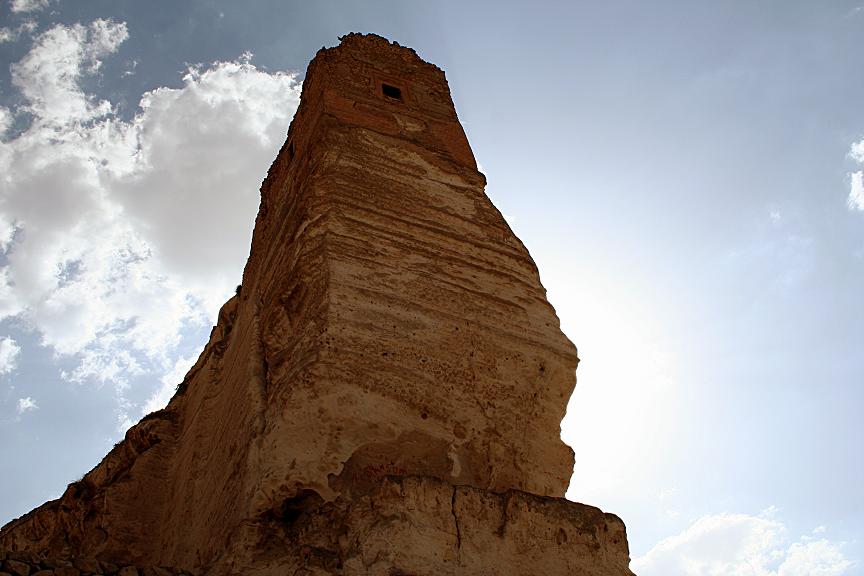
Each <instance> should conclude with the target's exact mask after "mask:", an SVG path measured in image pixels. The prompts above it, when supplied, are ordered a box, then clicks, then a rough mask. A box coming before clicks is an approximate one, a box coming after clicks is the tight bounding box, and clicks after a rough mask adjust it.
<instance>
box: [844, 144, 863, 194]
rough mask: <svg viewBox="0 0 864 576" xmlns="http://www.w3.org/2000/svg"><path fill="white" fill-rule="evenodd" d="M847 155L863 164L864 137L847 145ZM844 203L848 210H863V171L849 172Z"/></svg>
mask: <svg viewBox="0 0 864 576" xmlns="http://www.w3.org/2000/svg"><path fill="white" fill-rule="evenodd" d="M849 157H850V158H852V159H853V160H854V161H856V162H858V163H859V164H864V138H862V139H861V140H859V141H858V142H854V143H853V144H852V146H850V147H849ZM846 204H847V205H848V206H849V209H850V210H862V211H864V171H861V170H859V171H858V172H851V173H850V174H849V198H847V199H846Z"/></svg>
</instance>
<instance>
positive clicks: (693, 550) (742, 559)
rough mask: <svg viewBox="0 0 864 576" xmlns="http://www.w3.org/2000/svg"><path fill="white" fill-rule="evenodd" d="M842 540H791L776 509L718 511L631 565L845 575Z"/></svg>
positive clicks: (665, 571) (731, 573)
mask: <svg viewBox="0 0 864 576" xmlns="http://www.w3.org/2000/svg"><path fill="white" fill-rule="evenodd" d="M842 546H843V545H842V543H836V542H831V541H829V540H827V539H825V538H820V539H818V540H814V539H812V538H811V537H808V536H804V537H802V538H800V539H799V540H798V541H795V542H792V543H789V540H788V537H787V529H786V527H785V526H784V524H783V523H782V522H780V521H779V520H777V519H775V518H774V517H773V515H772V514H771V513H770V512H767V513H763V514H761V515H758V516H751V515H747V514H717V515H713V516H705V517H703V518H700V519H699V520H697V521H696V522H694V523H693V524H692V525H691V526H690V527H689V528H687V529H686V530H685V531H683V532H682V533H681V534H678V535H677V536H672V537H671V538H667V539H665V540H663V541H662V542H660V543H659V544H657V545H656V546H655V547H654V548H653V549H652V550H650V551H649V552H648V553H647V554H645V555H644V556H642V557H640V558H636V559H635V560H633V562H632V563H631V569H632V570H633V571H634V572H636V573H637V574H639V576H812V575H817V574H818V575H819V576H842V575H843V574H847V573H848V570H849V569H850V568H851V567H852V562H851V561H849V560H848V559H847V558H846V557H845V556H844V554H843V551H842Z"/></svg>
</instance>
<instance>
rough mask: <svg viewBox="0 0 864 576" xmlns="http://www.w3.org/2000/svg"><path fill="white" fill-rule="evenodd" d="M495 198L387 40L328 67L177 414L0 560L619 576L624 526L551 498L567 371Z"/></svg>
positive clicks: (305, 105) (307, 98) (34, 524)
mask: <svg viewBox="0 0 864 576" xmlns="http://www.w3.org/2000/svg"><path fill="white" fill-rule="evenodd" d="M484 185H485V178H484V177H483V175H482V174H480V173H479V172H478V171H477V167H476V164H475V161H474V158H473V155H472V153H471V149H470V147H469V146H468V142H467V139H466V138H465V134H464V132H463V130H462V128H461V126H460V125H459V122H458V119H457V117H456V112H455V109H454V107H453V103H452V101H451V99H450V93H449V88H448V86H447V83H446V80H445V78H444V73H443V72H442V71H441V70H440V69H438V68H436V67H435V66H433V65H431V64H428V63H426V62H424V61H422V60H421V59H420V58H419V57H418V56H417V55H416V54H415V53H414V52H413V51H412V50H409V49H406V48H402V47H400V46H398V45H395V44H391V43H389V42H387V41H386V40H384V39H383V38H380V37H377V36H361V35H349V36H347V37H345V38H344V39H343V40H342V43H341V45H340V46H339V47H337V48H332V49H326V50H322V51H320V52H319V53H318V55H317V56H316V57H315V59H314V60H313V61H312V63H311V64H310V66H309V70H308V73H307V76H306V80H305V82H304V87H303V96H302V99H301V104H300V107H299V109H298V111H297V114H296V115H295V118H294V121H293V122H292V125H291V128H290V130H289V133H288V138H287V140H286V142H285V145H284V146H283V148H282V150H281V151H280V153H279V156H278V157H277V159H276V160H275V162H274V163H273V165H272V166H271V168H270V171H269V173H268V175H267V179H266V180H265V181H264V183H263V185H262V189H261V207H260V210H259V213H258V217H257V219H256V223H255V232H254V235H253V240H252V249H251V253H250V257H249V261H248V263H247V265H246V268H245V270H244V274H243V284H242V289H241V290H240V291H239V293H238V295H236V296H234V297H233V298H231V299H230V300H229V301H228V302H227V303H226V304H225V305H224V306H223V308H222V310H221V311H220V313H219V322H218V325H217V326H216V327H215V328H214V329H213V332H212V334H211V338H210V341H209V342H208V344H207V345H206V347H205V349H204V351H203V352H202V354H201V356H200V358H199V359H198V362H197V363H196V365H195V366H194V367H193V368H192V370H191V371H190V372H189V374H188V375H187V376H186V378H185V379H184V381H183V383H182V384H181V385H180V388H179V391H178V394H177V395H175V397H174V398H173V399H172V400H171V402H170V403H169V405H168V407H167V408H166V409H165V410H161V411H159V412H156V413H154V414H151V415H150V416H148V417H146V418H145V419H144V420H142V421H141V422H140V423H139V424H137V425H136V426H134V427H133V428H131V429H130V430H129V432H128V433H127V435H126V438H125V440H124V441H123V442H122V443H120V444H119V445H118V446H116V447H115V448H114V450H112V451H111V452H110V453H109V454H108V455H107V456H106V457H105V459H104V460H103V461H102V463H100V464H99V465H98V466H97V467H96V468H94V469H93V470H92V471H91V472H89V473H88V474H87V475H86V476H85V477H84V478H83V479H82V480H81V481H79V482H76V483H74V484H72V485H70V486H69V488H68V489H67V491H66V492H65V493H64V495H63V496H62V497H61V498H60V499H58V500H56V501H52V502H49V503H47V504H45V505H43V506H41V507H40V508H37V509H36V510H34V511H33V512H31V513H29V514H27V515H25V516H24V517H22V518H20V519H18V520H15V521H13V522H11V523H10V524H8V525H7V526H5V527H4V528H3V529H2V530H0V544H3V545H5V546H7V547H9V548H10V549H13V550H26V551H31V552H38V553H40V554H47V555H48V556H51V557H73V556H81V555H83V556H90V557H95V558H98V559H99V560H101V561H106V562H113V563H116V564H120V563H123V562H125V563H130V564H136V565H170V566H177V567H180V568H182V569H185V570H190V571H195V572H197V573H210V574H282V573H285V572H286V571H288V570H289V569H291V570H300V569H304V570H308V572H305V573H312V574H315V573H320V574H330V573H334V574H335V573H341V574H385V573H386V574H409V573H410V574H496V573H507V574H531V573H537V571H536V570H535V569H534V568H532V566H534V567H536V566H542V567H544V571H545V572H548V573H549V574H571V573H582V574H596V575H598V576H600V575H604V576H605V575H613V574H615V575H625V574H629V571H628V570H627V556H628V552H627V542H626V537H625V536H624V527H623V524H622V523H621V522H620V520H618V519H617V518H615V517H614V516H611V515H603V514H602V513H601V512H599V511H598V510H596V509H594V508H590V507H587V506H583V505H580V504H574V503H569V502H566V501H565V500H563V499H561V498H560V497H561V496H563V494H564V491H565V489H566V487H567V484H568V481H569V477H570V474H571V471H572V465H573V456H572V451H571V450H570V449H569V447H567V446H566V445H564V444H563V442H562V441H561V439H560V436H559V433H560V421H561V419H562V417H563V415H564V410H565V407H566V404H567V400H568V398H569V396H570V393H571V392H572V390H573V386H574V385H575V369H576V365H577V363H578V359H577V356H576V350H575V348H574V347H573V345H572V344H571V343H570V342H569V340H567V338H566V337H565V336H564V335H563V333H562V332H561V330H560V329H559V325H558V319H557V317H556V315H555V312H554V310H553V309H552V307H551V306H550V305H549V303H548V302H547V301H546V297H545V290H544V289H543V287H542V285H541V284H540V279H539V276H538V273H537V269H536V266H535V265H534V262H533V261H532V259H531V257H530V255H529V254H528V252H527V250H526V249H525V247H524V246H523V245H522V243H521V242H520V241H519V240H518V239H517V238H516V237H515V236H514V235H513V233H512V232H511V230H510V229H509V227H508V226H507V224H506V222H505V221H504V219H503V218H502V217H501V214H500V213H499V212H498V211H497V210H496V209H495V207H494V206H493V205H492V204H491V202H490V201H489V199H488V198H487V197H486V196H485V194H484V192H483V187H484ZM394 477H395V478H394ZM400 477H401V478H403V480H399V478H400ZM527 493H531V494H534V495H535V496H529V495H528V494H527ZM383 510H388V512H382V511H383ZM316 558H318V560H315V559H316ZM580 571H581V572H580ZM292 573H293V572H292ZM297 573H303V572H297Z"/></svg>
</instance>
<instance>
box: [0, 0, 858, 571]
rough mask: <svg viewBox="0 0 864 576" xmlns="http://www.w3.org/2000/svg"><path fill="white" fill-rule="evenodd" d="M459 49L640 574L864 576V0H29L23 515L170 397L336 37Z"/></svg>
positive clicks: (465, 94)
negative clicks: (574, 361)
mask: <svg viewBox="0 0 864 576" xmlns="http://www.w3.org/2000/svg"><path fill="white" fill-rule="evenodd" d="M349 31H361V32H376V33H379V34H382V35H384V36H386V37H388V38H390V39H392V40H396V41H398V42H400V43H401V44H403V45H407V46H411V47H413V48H415V49H416V50H417V51H418V53H419V54H420V55H421V56H422V57H423V58H425V59H426V60H429V61H431V62H433V63H435V64H437V65H439V66H441V67H442V68H443V69H444V70H445V71H446V73H447V77H448V80H449V82H450V86H451V89H452V92H453V97H454V101H455V103H456V106H457V111H458V113H459V116H460V119H461V121H462V123H463V125H464V127H465V129H466V132H467V133H468V137H469V140H470V142H471V145H472V147H473V149H474V152H475V155H476V157H477V159H478V161H479V163H480V164H481V169H482V171H483V172H484V173H485V174H486V176H487V178H488V181H489V184H488V187H487V193H488V194H489V196H490V197H491V198H492V199H493V201H494V202H495V204H496V205H497V206H498V207H499V209H500V210H501V211H502V212H503V213H504V214H505V215H506V217H507V218H508V220H509V221H510V223H511V226H512V227H513V229H514V230H515V232H516V233H517V234H518V235H519V237H520V238H521V239H522V240H523V241H524V242H525V244H526V245H527V247H528V248H529V250H530V251H531V253H532V255H533V257H534V258H535V260H536V261H537V264H538V266H539V268H540V272H541V278H542V280H543V282H544V285H545V286H546V288H547V290H548V292H549V298H550V300H551V302H552V303H553V305H554V306H555V307H556V309H557V310H558V313H559V316H560V317H561V322H562V327H563V329H564V330H565V332H566V333H567V334H568V335H569V336H570V338H571V339H572V340H573V341H574V343H575V344H576V345H577V347H578V348H579V352H580V357H581V358H582V363H581V364H580V367H579V371H578V385H577V388H576V392H575V394H574V396H573V398H572V400H571V404H570V407H569V410H568V416H567V419H566V420H565V421H564V423H563V424H562V435H563V437H564V438H565V440H566V441H567V442H568V443H570V444H571V445H572V446H573V447H574V450H575V452H576V467H575V471H574V478H573V481H572V484H571V488H570V491H569V492H568V497H570V498H572V499H574V500H578V501H584V502H587V503H591V504H594V505H598V506H600V507H602V508H603V509H604V510H608V511H612V512H615V513H617V514H619V515H620V516H621V517H622V518H623V519H624V520H625V522H626V524H627V526H628V531H629V537H630V543H631V551H632V556H633V557H634V561H633V567H634V570H635V571H637V573H639V574H640V576H651V575H654V574H657V575H660V574H662V575H673V576H674V575H677V574H681V575H685V574H686V575H690V574H700V575H701V574H724V575H726V574H740V575H750V574H754V575H756V574H758V575H766V574H767V575H777V576H798V575H804V574H821V575H829V576H830V575H841V574H842V575H851V574H864V570H862V568H861V563H862V561H864V544H862V538H864V506H862V496H861V491H860V486H862V485H864V463H862V460H861V458H860V457H859V454H860V448H859V443H860V440H861V438H862V437H864V426H862V424H861V420H860V417H859V413H860V407H861V406H862V405H864V353H862V348H864V306H862V294H864V106H862V102H864V74H862V70H864V50H862V49H861V46H862V41H861V39H862V38H864V3H862V2H861V1H860V0H855V1H851V0H850V1H842V0H837V1H831V2H825V1H821V2H817V1H812V2H809V1H808V2H805V1H783V2H781V1H759V2H753V1H749V2H745V1H729V2H708V1H698V0H697V1H692V0H690V1H684V0H680V1H679V0H661V1H658V2H652V3H645V2H637V1H624V0H610V1H608V2H602V3H595V2H533V3H530V4H527V5H526V4H524V3H508V2H494V3H491V2H463V3H457V2H428V3H422V4H421V3H408V2H395V1H394V2H387V1H375V2H335V1H322V2H314V3H311V2H296V3H295V2H276V1H260V2H249V3H236V2H227V1H226V2H215V1H205V0H200V1H194V2H184V3H177V2H167V1H157V2H149V3H141V2H133V1H110V2H109V1H107V0H106V1H102V2H100V1H93V2H71V1H68V0H67V1H64V0H12V1H11V2H9V1H7V0H3V2H2V3H0V478H2V479H3V480H2V490H0V522H5V521H7V520H10V519H12V518H13V517H15V516H17V515H20V514H22V513H24V512H26V511H28V510H29V509H31V508H33V507H34V506H36V505H38V504H40V503H42V502H43V501H45V500H46V499H49V498H55V497H57V496H59V495H60V493H61V492H62V490H63V489H64V488H65V485H66V484H67V483H68V482H71V481H73V480H75V479H76V478H78V477H80V476H81V475H82V474H83V473H84V472H86V471H87V470H88V469H90V468H91V467H92V466H94V465H95V464H96V463H97V462H98V461H99V459H100V458H101V457H102V456H103V455H104V454H105V453H106V452H107V450H108V449H110V447H111V446H112V445H113V443H114V442H116V441H117V440H118V439H119V438H121V437H122V434H123V432H124V430H125V427H127V426H128V425H129V424H130V423H132V422H134V421H136V420H137V419H138V418H140V417H141V416H142V415H143V414H144V413H146V412H147V411H149V410H150V409H153V408H155V407H159V405H160V403H164V402H165V401H166V400H167V398H168V396H169V395H170V393H171V391H172V390H173V386H174V385H175V384H176V383H177V382H179V381H180V380H181V379H182V375H183V373H184V371H185V369H186V368H187V367H188V366H189V365H190V364H191V362H192V361H194V359H195V358H196V356H197V354H198V352H199V351H200V348H201V347H202V346H203V342H204V340H205V338H206V336H207V334H208V333H209V329H210V326H211V324H212V323H213V321H214V318H215V311H216V310H217V309H218V306H219V305H220V304H221V302H222V301H224V299H226V298H227V297H228V296H229V295H230V294H231V292H232V291H233V288H234V286H235V285H236V284H237V283H238V282H239V279H240V273H241V270H242V266H243V263H244V260H245V257H246V255H247V251H248V242H249V238H250V235H251V226H252V222H253V219H254V214H255V211H256V209H257V200H258V194H257V189H258V186H259V185H260V182H261V179H262V178H263V176H264V175H265V173H266V169H267V167H268V166H269V163H270V161H271V160H272V159H273V157H274V156H275V154H276V151H277V150H278V148H279V146H280V145H281V144H282V141H283V139H284V135H285V132H286V131H287V127H288V123H289V122H290V119H291V116H292V114H293V112H294V109H295V108H296V105H297V99H298V97H299V89H300V85H299V82H300V81H302V75H303V73H304V70H305V67H306V64H307V63H308V61H309V60H310V59H311V58H312V57H313V56H314V54H315V51H316V50H317V49H318V48H320V47H321V46H325V45H326V46H332V45H334V44H336V43H337V42H338V40H337V38H338V36H340V35H342V34H345V33H347V32H349Z"/></svg>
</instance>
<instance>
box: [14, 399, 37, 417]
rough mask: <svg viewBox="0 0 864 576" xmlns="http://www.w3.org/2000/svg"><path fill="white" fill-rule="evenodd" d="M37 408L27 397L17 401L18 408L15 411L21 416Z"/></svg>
mask: <svg viewBox="0 0 864 576" xmlns="http://www.w3.org/2000/svg"><path fill="white" fill-rule="evenodd" d="M37 408H39V406H37V405H36V402H34V401H33V399H32V398H30V397H29V396H27V397H26V398H19V399H18V407H17V408H16V411H17V412H18V414H23V413H25V412H29V411H30V410H36V409H37Z"/></svg>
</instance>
